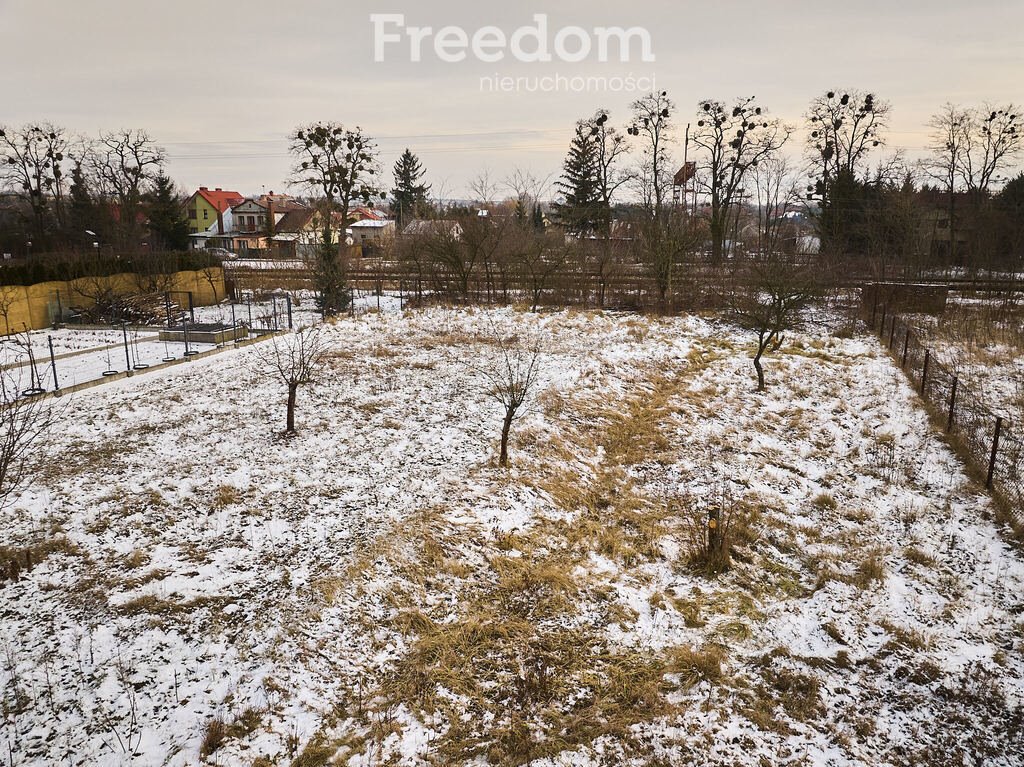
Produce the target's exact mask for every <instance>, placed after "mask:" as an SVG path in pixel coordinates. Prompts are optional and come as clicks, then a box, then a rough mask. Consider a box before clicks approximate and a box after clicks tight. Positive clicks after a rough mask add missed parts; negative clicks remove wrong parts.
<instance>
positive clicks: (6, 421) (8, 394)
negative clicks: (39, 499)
mask: <svg viewBox="0 0 1024 767" xmlns="http://www.w3.org/2000/svg"><path fill="white" fill-rule="evenodd" d="M20 391H21V386H20V379H19V376H18V375H17V374H15V373H13V372H12V371H11V370H5V371H2V372H0V508H3V506H4V505H5V504H6V503H7V500H8V499H9V498H10V496H11V494H12V493H14V492H15V491H16V490H17V489H18V488H20V487H22V486H23V485H25V484H26V483H27V482H28V481H29V480H30V479H31V477H32V473H33V471H34V468H35V467H36V466H37V465H39V464H40V458H41V453H42V448H43V447H44V442H45V440H46V438H47V436H48V435H49V432H50V430H51V429H52V427H53V425H54V423H55V421H56V420H57V417H58V416H59V415H60V412H61V411H62V410H63V408H61V407H58V406H56V405H55V404H54V401H53V400H52V399H50V398H48V397H45V396H32V397H25V396H21V394H20Z"/></svg>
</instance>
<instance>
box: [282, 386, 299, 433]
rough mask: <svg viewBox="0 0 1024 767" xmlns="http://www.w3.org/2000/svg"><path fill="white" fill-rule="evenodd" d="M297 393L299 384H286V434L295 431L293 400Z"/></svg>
mask: <svg viewBox="0 0 1024 767" xmlns="http://www.w3.org/2000/svg"><path fill="white" fill-rule="evenodd" d="M298 394H299V385H298V384H297V383H290V384H288V426H287V427H286V428H285V431H286V432H287V433H288V434H294V433H295V400H296V399H297V397H298Z"/></svg>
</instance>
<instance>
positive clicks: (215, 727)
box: [199, 716, 228, 759]
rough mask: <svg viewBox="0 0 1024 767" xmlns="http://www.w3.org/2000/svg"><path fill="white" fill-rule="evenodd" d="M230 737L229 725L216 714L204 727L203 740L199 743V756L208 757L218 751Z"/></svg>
mask: <svg viewBox="0 0 1024 767" xmlns="http://www.w3.org/2000/svg"><path fill="white" fill-rule="evenodd" d="M227 738H228V726H227V724H226V723H225V722H224V720H223V719H222V718H221V717H220V716H215V717H214V718H213V719H211V720H210V721H209V722H207V723H206V727H205V728H203V740H202V742H201V743H200V744H199V757H200V758H201V759H207V758H209V757H210V756H212V755H213V754H214V753H216V752H217V751H218V750H219V749H220V747H221V746H223V745H224V742H225V741H226V740H227Z"/></svg>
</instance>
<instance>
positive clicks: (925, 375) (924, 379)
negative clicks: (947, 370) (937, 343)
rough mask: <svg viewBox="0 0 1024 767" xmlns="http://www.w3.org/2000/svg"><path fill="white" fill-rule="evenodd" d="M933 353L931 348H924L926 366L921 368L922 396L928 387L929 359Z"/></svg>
mask: <svg viewBox="0 0 1024 767" xmlns="http://www.w3.org/2000/svg"><path fill="white" fill-rule="evenodd" d="M931 356H932V353H931V350H930V349H925V350H924V368H922V369H921V396H922V397H924V396H925V393H926V391H927V387H928V360H929V359H930V358H931Z"/></svg>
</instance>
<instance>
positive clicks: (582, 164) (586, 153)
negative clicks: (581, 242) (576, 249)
mask: <svg viewBox="0 0 1024 767" xmlns="http://www.w3.org/2000/svg"><path fill="white" fill-rule="evenodd" d="M599 182H600V177H599V168H598V163H597V146H596V144H595V143H594V139H593V133H592V129H591V127H590V126H589V125H588V124H587V123H585V122H583V121H580V122H578V123H577V124H576V135H575V136H573V140H572V143H571V144H570V145H569V153H568V154H567V155H566V157H565V162H564V163H563V165H562V176H561V178H560V179H559V181H558V183H557V188H558V191H559V192H560V193H561V195H562V197H563V201H562V202H560V203H557V204H556V205H555V212H556V214H557V216H558V220H559V222H560V223H561V224H562V225H563V226H564V227H565V228H566V229H568V230H569V231H570V232H572V233H573V234H584V233H586V232H590V231H593V230H594V228H595V225H596V222H597V221H598V220H599V219H600V208H601V193H600V187H599Z"/></svg>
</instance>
